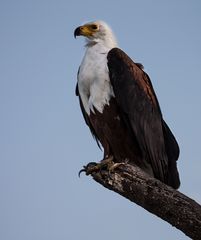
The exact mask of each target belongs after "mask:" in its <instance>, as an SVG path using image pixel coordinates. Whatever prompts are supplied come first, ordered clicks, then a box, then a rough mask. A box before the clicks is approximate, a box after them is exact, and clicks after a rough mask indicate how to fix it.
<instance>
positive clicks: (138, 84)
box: [108, 48, 179, 188]
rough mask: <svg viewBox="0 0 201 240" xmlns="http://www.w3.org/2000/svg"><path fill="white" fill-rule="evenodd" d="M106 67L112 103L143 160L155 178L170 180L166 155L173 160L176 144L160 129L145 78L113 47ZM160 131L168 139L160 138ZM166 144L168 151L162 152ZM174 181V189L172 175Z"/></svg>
mask: <svg viewBox="0 0 201 240" xmlns="http://www.w3.org/2000/svg"><path fill="white" fill-rule="evenodd" d="M108 68H109V74H110V80H111V84H112V86H113V90H114V94H115V97H116V101H117V103H118V105H119V107H120V109H121V111H122V116H123V118H124V121H125V122H126V124H127V126H129V127H130V131H132V133H133V134H134V136H135V138H136V140H137V141H138V144H139V146H140V149H141V152H142V155H143V159H144V160H145V161H148V162H149V163H150V164H151V166H152V169H153V172H154V175H155V177H156V178H158V179H160V180H161V181H163V182H165V183H169V182H170V181H169V178H170V177H172V175H171V172H170V171H176V172H177V169H176V170H175V166H176V164H174V165H175V166H174V169H169V166H168V164H169V163H168V161H170V159H169V156H171V155H172V156H174V157H173V158H174V162H175V161H176V160H175V159H177V158H178V151H179V150H178V144H177V142H176V140H175V138H174V136H173V135H172V133H171V131H170V130H169V128H165V127H164V126H163V125H164V124H165V122H163V119H162V114H161V110H160V107H159V103H158V100H157V98H156V95H155V92H154V90H153V87H152V84H151V81H150V79H149V76H148V75H147V74H146V73H145V72H144V71H143V70H142V68H141V67H139V65H138V64H135V63H134V62H133V61H132V60H131V59H130V58H129V57H128V56H127V55H126V54H125V53H124V52H123V51H122V50H120V49H118V48H113V49H112V50H111V51H110V52H109V53H108ZM165 125H166V124H165ZM164 129H165V130H166V135H167V136H168V137H167V136H166V137H167V139H168V140H166V139H165V138H164V132H163V131H164ZM170 133H171V134H170ZM172 137H173V138H174V139H172ZM174 140H175V141H174ZM167 143H168V144H169V145H168V147H169V148H168V150H169V152H167V149H166V148H167V147H166V144H167ZM171 145H174V147H173V148H174V149H176V150H175V151H174V152H171V150H170V149H171V148H170V146H171ZM168 155H169V156H168ZM176 155H177V156H176ZM172 156H171V157H172ZM171 161H172V160H171ZM174 178H175V179H173V180H172V181H171V185H172V186H173V187H175V188H177V187H178V185H179V179H178V178H177V177H175V174H174Z"/></svg>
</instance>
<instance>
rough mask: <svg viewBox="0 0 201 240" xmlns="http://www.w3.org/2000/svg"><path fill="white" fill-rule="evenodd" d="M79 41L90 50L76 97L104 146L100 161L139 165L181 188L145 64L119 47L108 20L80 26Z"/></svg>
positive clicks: (174, 148)
mask: <svg viewBox="0 0 201 240" xmlns="http://www.w3.org/2000/svg"><path fill="white" fill-rule="evenodd" d="M77 36H84V37H85V39H86V45H85V47H86V51H85V55H84V57H83V60H82V62H81V65H80V67H79V70H78V74H77V85H76V95H77V96H78V98H79V104H80V108H81V111H82V114H83V117H84V120H85V122H86V124H87V125H88V127H89V128H90V131H91V133H92V135H93V136H94V138H95V140H96V142H97V144H98V146H99V147H100V146H101V145H102V147H103V150H104V156H103V160H102V161H101V162H104V161H105V162H107V160H112V162H113V163H114V164H115V163H116V164H118V163H119V164H121V163H122V164H123V163H125V162H126V163H129V164H131V165H137V166H138V167H140V168H141V169H142V170H143V171H144V172H146V173H148V174H149V175H151V176H153V177H155V178H157V179H158V180H160V181H162V182H163V183H165V184H167V185H169V186H171V187H173V188H175V189H177V188H179V185H180V179H179V173H178V170H177V160H178V157H179V146H178V143H177V141H176V139H175V137H174V135H173V133H172V132H171V130H170V128H169V127H168V125H167V123H166V122H165V121H164V119H163V116H162V113H161V109H160V105H159V102H158V100H157V97H156V94H155V92H154V89H153V86H152V83H151V80H150V78H149V76H148V74H147V73H146V72H145V71H144V68H143V65H142V64H140V63H135V62H134V61H133V60H132V59H131V58H130V57H129V56H128V55H127V54H126V53H125V52H124V51H122V50H121V49H120V48H119V47H118V44H117V41H116V38H115V35H114V33H113V31H112V29H111V28H110V27H109V26H108V25H107V24H106V23H105V22H103V21H94V22H89V23H86V24H84V25H81V26H79V27H77V28H76V29H75V31H74V37H75V38H76V37H77ZM101 162H100V164H101ZM94 169H96V170H97V168H94Z"/></svg>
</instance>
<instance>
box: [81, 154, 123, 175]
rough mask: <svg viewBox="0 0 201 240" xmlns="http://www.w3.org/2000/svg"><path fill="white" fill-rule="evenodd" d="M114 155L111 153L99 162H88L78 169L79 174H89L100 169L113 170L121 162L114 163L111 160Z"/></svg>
mask: <svg viewBox="0 0 201 240" xmlns="http://www.w3.org/2000/svg"><path fill="white" fill-rule="evenodd" d="M113 159H114V157H113V156H112V155H110V156H108V157H106V158H104V159H103V160H101V161H100V163H95V162H90V163H88V164H87V165H86V166H84V167H83V169H81V170H80V171H79V176H80V173H82V172H85V173H86V175H90V174H92V173H93V172H98V171H101V170H104V169H105V170H108V171H109V173H111V172H112V171H114V169H115V168H117V167H119V166H120V165H121V164H122V163H114V161H113Z"/></svg>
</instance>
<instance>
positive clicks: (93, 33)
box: [74, 21, 117, 47]
mask: <svg viewBox="0 0 201 240" xmlns="http://www.w3.org/2000/svg"><path fill="white" fill-rule="evenodd" d="M76 36H84V37H86V39H87V45H88V44H89V45H90V44H93V43H103V44H104V45H105V46H108V47H116V46H117V41H116V38H115V36H114V34H113V32H112V30H111V28H110V27H109V26H108V25H107V24H106V23H105V22H103V21H95V22H89V23H86V24H84V25H82V26H79V27H77V28H76V29H75V31H74V37H76Z"/></svg>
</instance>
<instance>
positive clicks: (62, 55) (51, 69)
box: [0, 0, 201, 240]
mask: <svg viewBox="0 0 201 240" xmlns="http://www.w3.org/2000/svg"><path fill="white" fill-rule="evenodd" d="M200 13H201V1H196V0H194V1H189V0H176V1H173V0H170V1H161V0H160V1H159V0H155V1H152V0H147V1H145V0H141V1H128V0H124V1H121V2H120V1H119V2H118V1H108V0H100V1H97V0H94V1H89V0H85V1H77V0H74V1H72V0H65V1H62V0H57V1H56V0H55V1H51V0H49V1H47V0H40V1H39V0H35V1H33V0H26V1H25V0H24V1H23V0H18V1H14V0H13V1H12V0H7V1H6V0H1V1H0V114H1V115H0V196H1V197H0V239H2V240H36V239H37V240H53V239H59V240H64V239H65V240H66V239H73V240H74V239H75V240H78V239H87V240H92V239H96V240H101V239H115V240H120V239H148V238H149V239H155V240H161V239H163V240H169V239H176V240H183V239H184V240H185V239H189V238H187V237H186V236H185V235H184V234H183V233H182V232H180V231H179V230H177V229H175V228H173V227H172V226H170V225H169V224H168V223H166V222H164V221H163V220H161V219H159V218H157V217H156V216H154V215H152V214H150V213H148V212H147V211H145V210H144V209H143V208H141V207H139V206H137V205H135V204H133V203H131V202H129V201H128V200H126V199H124V198H123V197H121V196H119V195H117V194H116V193H113V192H111V191H109V190H107V189H105V188H103V187H102V186H101V185H99V184H97V183H95V182H94V181H93V180H92V179H91V178H90V177H86V176H84V175H82V176H81V178H78V171H79V170H80V169H81V168H82V166H83V165H85V164H86V163H87V162H90V161H99V160H101V158H102V152H101V151H100V150H99V149H98V147H97V145H96V143H95V141H94V140H93V138H92V137H91V135H90V132H89V130H88V128H87V127H86V126H85V123H84V120H83V118H82V115H81V112H80V109H79V104H78V99H77V97H76V96H75V94H74V92H75V85H76V74H77V69H78V67H79V64H80V62H81V59H82V57H83V54H84V47H83V46H84V40H83V39H82V38H78V39H76V40H75V39H74V38H73V31H74V29H75V28H76V27H77V26H79V25H80V24H82V23H83V22H86V21H92V20H99V19H101V20H104V21H106V22H107V23H109V25H110V26H111V27H112V28H113V30H114V32H115V34H116V36H117V39H118V42H119V46H120V47H121V48H122V49H123V50H124V51H125V52H126V53H128V55H129V56H130V57H131V58H133V59H135V60H136V61H138V62H142V63H143V64H144V66H145V71H146V72H147V73H148V74H149V75H150V77H151V79H152V83H153V85H154V88H155V91H156V93H157V96H158V99H159V102H160V105H161V108H162V112H163V115H164V118H165V120H166V121H167V123H168V124H169V126H170V127H171V129H172V131H173V132H174V134H175V136H176V137H177V140H178V142H179V144H180V150H181V154H180V159H179V162H178V167H179V172H180V176H181V188H180V191H181V192H183V193H185V194H187V195H188V196H190V197H192V198H193V199H195V200H196V201H198V202H201V187H200V185H201V174H200V172H201V161H200V156H201V146H200V136H201V127H200V123H201V106H200V105H201V94H200V90H201V61H200V55H201V14H200Z"/></svg>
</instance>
